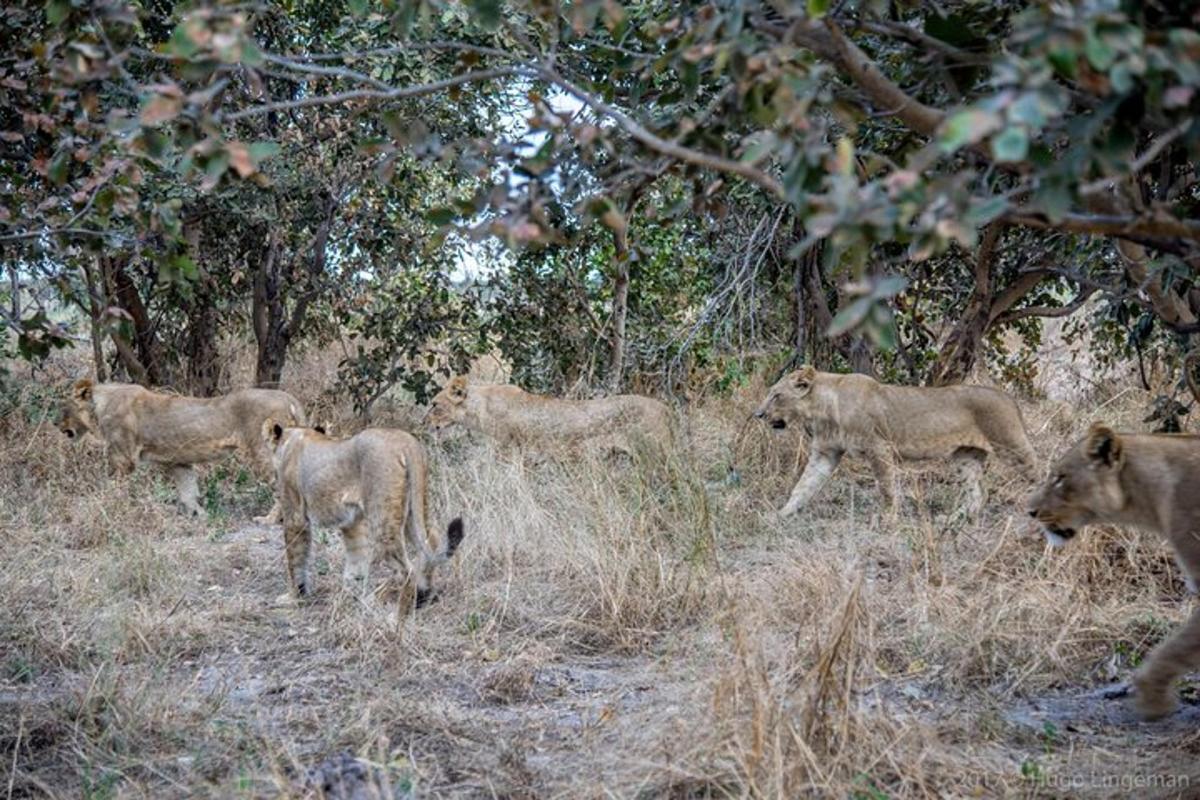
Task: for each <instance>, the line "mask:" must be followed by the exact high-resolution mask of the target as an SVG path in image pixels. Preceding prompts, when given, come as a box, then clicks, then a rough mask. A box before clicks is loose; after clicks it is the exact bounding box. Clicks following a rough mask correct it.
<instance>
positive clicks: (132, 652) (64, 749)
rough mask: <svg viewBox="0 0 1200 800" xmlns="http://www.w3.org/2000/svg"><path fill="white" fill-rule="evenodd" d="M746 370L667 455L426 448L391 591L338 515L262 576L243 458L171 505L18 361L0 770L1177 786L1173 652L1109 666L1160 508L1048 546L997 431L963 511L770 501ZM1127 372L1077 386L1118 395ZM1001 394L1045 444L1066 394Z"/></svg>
mask: <svg viewBox="0 0 1200 800" xmlns="http://www.w3.org/2000/svg"><path fill="white" fill-rule="evenodd" d="M754 399H755V393H754V391H753V390H747V391H746V392H745V393H744V395H742V396H739V397H737V398H735V399H734V400H732V401H728V402H724V401H722V402H715V401H714V402H713V403H712V404H710V405H708V406H705V407H703V408H700V409H693V412H692V413H693V416H692V433H693V440H694V441H693V453H692V455H691V457H690V458H689V459H680V460H679V461H678V462H675V463H672V464H670V465H666V466H647V465H640V466H639V465H629V464H619V465H615V466H614V465H611V464H606V463H603V462H588V463H577V464H555V463H541V464H536V465H530V464H528V463H526V462H524V461H521V460H518V459H514V458H512V457H510V456H508V455H506V454H497V453H494V452H493V451H491V450H489V449H488V448H487V447H485V446H482V445H480V444H477V443H476V444H472V443H464V442H461V441H457V442H449V443H444V446H440V447H438V448H435V450H434V453H435V459H434V466H435V475H434V486H433V496H432V498H431V499H432V504H433V507H434V509H435V518H436V519H437V520H438V521H439V522H440V523H442V524H444V523H445V522H446V521H447V520H448V519H449V518H450V516H453V515H458V514H462V515H463V516H464V518H465V520H466V522H467V538H466V540H465V542H464V544H463V547H462V549H461V550H460V552H459V554H458V555H457V556H456V557H455V559H454V561H453V562H452V563H451V564H450V565H448V567H447V568H445V569H443V570H442V571H441V572H439V574H438V576H437V581H438V586H439V589H440V591H441V595H440V599H439V601H438V602H437V603H435V604H433V605H432V606H430V607H428V608H426V609H422V610H421V611H420V612H418V613H417V614H416V615H415V616H413V617H411V618H409V619H407V620H404V621H403V622H402V623H399V624H398V623H397V620H396V619H395V618H394V615H391V614H388V613H387V610H386V609H379V608H369V607H365V606H363V605H362V604H361V603H360V602H359V601H357V600H355V599H353V598H351V597H349V596H347V595H346V594H344V593H343V592H342V591H341V590H340V589H339V588H338V585H339V573H340V568H341V546H340V543H339V542H338V541H337V536H336V534H328V535H326V536H324V537H321V538H320V539H319V541H318V547H317V552H316V564H317V573H318V574H317V579H316V593H315V597H313V599H312V600H311V601H309V602H307V603H305V604H304V605H301V606H300V607H298V608H289V607H279V606H275V605H273V599H274V598H275V597H277V596H278V595H279V594H280V592H282V591H283V589H284V579H283V575H284V572H283V555H282V541H281V539H282V536H281V533H280V531H279V529H278V528H270V527H263V526H257V525H254V524H253V523H250V522H249V519H250V518H251V517H252V516H253V514H255V513H261V511H262V510H263V509H265V507H266V505H267V504H269V490H267V489H266V487H263V486H261V485H260V484H258V483H257V482H255V481H254V480H253V479H251V478H250V477H249V476H247V475H246V474H245V473H244V471H242V470H240V469H239V468H238V467H237V466H236V465H235V464H232V463H229V464H222V465H219V466H217V467H213V468H211V469H210V470H209V472H208V474H207V477H206V479H205V482H204V487H205V490H206V496H205V499H206V503H207V505H208V508H209V510H210V514H209V518H208V519H206V520H203V521H195V522H193V521H187V520H184V519H183V518H182V517H180V516H178V515H177V514H175V512H174V510H173V509H172V507H171V504H170V499H171V493H170V491H169V490H168V489H167V488H165V486H164V485H163V484H162V482H160V481H159V480H157V478H156V476H155V475H154V474H153V473H152V472H149V471H142V472H139V473H138V474H137V476H135V478H134V479H132V480H129V481H117V480H114V479H111V478H108V477H106V476H105V475H104V474H103V469H102V468H101V460H100V459H99V458H98V455H99V454H98V453H96V452H94V451H90V450H87V449H82V448H75V447H71V446H68V443H67V442H65V441H62V440H61V437H60V436H59V435H58V434H57V432H56V431H55V430H53V428H52V426H50V425H49V424H48V423H47V422H46V421H45V417H44V414H43V410H44V408H45V402H44V400H45V398H43V397H41V396H40V395H35V394H31V395H30V396H28V397H26V398H24V399H23V406H22V408H23V410H22V411H21V412H20V413H19V414H17V415H15V416H10V418H9V420H8V423H7V428H6V429H5V430H4V431H3V444H2V448H3V451H2V452H0V456H2V460H0V530H2V531H3V533H2V535H3V541H4V544H5V548H6V551H7V560H6V569H5V576H4V578H3V580H0V797H42V796H49V797H64V798H65V797H90V798H108V797H155V798H157V797H197V796H199V797H207V796H211V797H276V796H292V797H319V796H322V794H324V796H328V797H339V798H342V797H345V798H376V797H389V798H393V797H410V796H416V797H428V796H450V797H660V796H671V797H725V796H744V795H751V796H761V797H783V796H791V797H796V796H822V797H825V796H827V797H843V798H845V797H849V798H855V799H856V800H858V799H859V798H863V799H869V800H877V799H878V798H888V797H897V798H899V797H1114V798H1116V797H1128V796H1132V795H1136V796H1139V797H1145V798H1153V797H1197V796H1200V704H1198V701H1197V696H1196V689H1195V687H1194V685H1190V684H1189V685H1185V686H1184V687H1183V699H1184V708H1183V710H1182V711H1180V712H1179V713H1178V714H1176V715H1174V716H1173V717H1170V718H1168V719H1167V720H1164V721H1162V722H1158V723H1142V722H1139V721H1137V720H1136V719H1135V718H1134V717H1133V716H1132V715H1131V714H1130V713H1129V712H1128V711H1127V709H1126V705H1125V700H1124V699H1123V698H1121V697H1119V696H1115V697H1114V696H1112V695H1119V694H1120V692H1119V687H1120V686H1121V685H1122V682H1123V681H1125V680H1127V679H1128V677H1129V675H1130V674H1131V673H1132V670H1133V669H1134V668H1135V666H1136V664H1137V663H1138V662H1139V661H1140V659H1141V658H1142V657H1143V656H1144V655H1145V653H1146V652H1148V650H1149V648H1150V647H1152V646H1153V645H1154V644H1155V643H1156V642H1157V641H1159V640H1160V639H1161V638H1162V636H1163V635H1164V634H1165V633H1166V632H1167V631H1168V630H1170V629H1171V627H1172V626H1174V625H1175V624H1177V623H1178V622H1179V621H1181V620H1182V619H1183V618H1184V616H1185V615H1186V613H1187V611H1188V609H1189V607H1190V606H1191V604H1192V602H1193V601H1192V600H1191V599H1190V598H1189V597H1187V596H1186V594H1185V592H1184V588H1183V584H1182V581H1181V579H1180V577H1179V575H1178V572H1177V570H1176V568H1175V566H1174V564H1173V563H1172V561H1171V559H1170V556H1169V554H1168V553H1167V552H1166V550H1165V549H1164V548H1163V547H1162V545H1161V544H1160V543H1159V542H1157V541H1156V540H1154V539H1153V538H1152V537H1145V536H1142V535H1140V534H1136V533H1131V532H1124V531H1112V530H1092V531H1088V532H1087V534H1086V535H1084V536H1081V537H1079V539H1078V541H1076V542H1074V543H1073V545H1072V547H1071V548H1070V549H1068V550H1066V551H1064V552H1051V551H1048V550H1046V548H1045V547H1044V546H1043V544H1042V543H1041V542H1040V540H1039V538H1038V537H1037V536H1036V535H1035V534H1034V533H1033V532H1032V531H1030V530H1029V529H1028V526H1027V525H1026V524H1025V521H1024V519H1023V515H1022V513H1021V511H1022V500H1023V497H1024V495H1025V493H1026V492H1027V491H1028V490H1029V488H1030V486H1031V483H1030V480H1031V476H1024V475H1020V474H1017V473H1015V472H1014V471H1013V470H1012V469H1011V468H1009V467H1007V466H1001V465H999V464H997V465H996V466H995V467H994V468H993V469H992V470H991V474H990V480H989V491H990V501H989V505H988V509H987V512H986V513H985V514H984V516H983V517H981V518H980V519H978V520H964V519H961V518H960V517H959V516H957V515H956V514H955V503H956V499H957V488H956V485H955V483H954V481H953V479H952V478H951V477H950V476H949V475H943V474H942V471H940V470H937V469H935V470H932V471H922V472H916V471H909V472H908V473H906V476H905V485H906V487H907V489H908V494H909V497H908V499H907V503H906V506H905V509H904V513H903V514H902V515H901V519H900V521H899V522H898V523H897V524H896V525H894V526H887V527H881V524H880V517H879V513H878V505H877V495H876V493H875V490H874V487H873V485H872V483H871V481H870V479H869V475H868V473H867V472H866V471H865V470H864V469H863V468H862V467H861V466H859V465H855V464H849V465H848V467H849V468H848V469H846V470H845V471H844V472H840V473H839V475H838V476H837V477H836V478H835V480H834V483H833V485H831V486H830V487H829V488H828V489H827V490H826V491H825V492H824V493H823V494H822V495H821V496H820V497H819V498H818V499H817V501H816V503H815V504H814V506H813V508H812V510H811V513H808V514H805V515H803V516H802V517H801V518H799V519H795V520H792V521H789V522H786V523H782V524H780V523H776V522H773V521H770V520H769V518H768V517H766V516H765V514H764V512H767V511H769V510H770V509H771V508H772V507H773V506H774V505H775V504H777V503H778V502H779V501H780V500H781V499H782V498H783V497H784V496H785V494H786V491H787V488H788V485H789V483H790V481H792V480H794V478H795V475H796V470H797V467H798V464H799V463H800V459H799V457H798V455H797V443H796V442H795V441H794V440H788V439H787V438H786V437H782V438H781V437H778V436H775V437H772V436H770V435H768V432H766V431H758V430H755V429H747V432H746V434H745V435H742V436H739V431H742V430H743V428H742V425H743V421H744V419H745V412H746V410H747V408H748V407H749V404H750V403H752V402H753V400H754ZM1126 400H1128V402H1126ZM1126 400H1123V401H1122V403H1125V405H1120V404H1116V405H1112V406H1108V407H1103V408H1102V411H1101V414H1103V418H1104V419H1106V420H1107V421H1113V422H1116V423H1118V424H1125V426H1126V427H1136V426H1137V420H1136V414H1137V413H1138V411H1139V410H1140V407H1139V406H1137V405H1136V402H1134V401H1133V400H1130V399H1128V398H1126ZM1118 405H1120V407H1117V406H1118ZM1026 413H1027V417H1028V418H1029V420H1030V425H1031V428H1032V429H1033V430H1034V434H1035V437H1034V438H1035V445H1036V446H1037V448H1038V449H1039V452H1040V453H1041V455H1042V457H1043V458H1048V457H1049V456H1050V455H1051V454H1052V453H1053V452H1054V451H1055V450H1056V449H1057V448H1058V447H1061V445H1062V444H1063V443H1064V442H1065V441H1067V440H1069V439H1070V438H1071V437H1072V436H1074V435H1077V434H1078V433H1079V432H1081V431H1082V430H1083V429H1085V428H1086V426H1087V425H1088V424H1089V423H1090V422H1091V421H1092V416H1093V415H1089V414H1083V413H1079V412H1077V411H1074V410H1069V413H1064V410H1063V409H1062V408H1060V407H1057V406H1049V405H1045V406H1036V407H1035V406H1031V405H1027V406H1026ZM735 443H736V446H735ZM730 466H736V468H737V472H736V473H735V476H736V477H730V473H729V467H730ZM946 472H949V470H946Z"/></svg>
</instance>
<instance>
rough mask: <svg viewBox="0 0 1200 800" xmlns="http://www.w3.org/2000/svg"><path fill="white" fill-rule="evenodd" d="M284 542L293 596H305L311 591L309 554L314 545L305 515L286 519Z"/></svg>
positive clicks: (289, 584)
mask: <svg viewBox="0 0 1200 800" xmlns="http://www.w3.org/2000/svg"><path fill="white" fill-rule="evenodd" d="M293 517H294V515H293ZM283 542H284V549H285V550H286V551H287V571H288V589H289V590H290V594H291V596H293V597H296V598H298V597H304V596H305V595H307V594H308V593H309V591H310V587H309V583H308V554H309V550H310V549H311V546H312V531H311V530H310V529H309V526H308V522H307V520H304V519H303V517H301V518H299V519H295V518H293V519H287V520H285V521H284V526H283Z"/></svg>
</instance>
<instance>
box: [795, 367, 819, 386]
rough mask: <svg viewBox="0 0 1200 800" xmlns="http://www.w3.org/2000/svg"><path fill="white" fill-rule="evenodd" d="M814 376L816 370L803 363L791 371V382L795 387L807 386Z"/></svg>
mask: <svg viewBox="0 0 1200 800" xmlns="http://www.w3.org/2000/svg"><path fill="white" fill-rule="evenodd" d="M815 377H817V371H816V370H815V369H813V368H812V367H810V366H808V365H805V366H803V367H801V368H800V369H798V370H796V371H795V372H793V373H792V383H794V384H795V385H796V388H797V389H803V388H805V387H807V386H809V385H810V384H811V383H812V382H813V378H815Z"/></svg>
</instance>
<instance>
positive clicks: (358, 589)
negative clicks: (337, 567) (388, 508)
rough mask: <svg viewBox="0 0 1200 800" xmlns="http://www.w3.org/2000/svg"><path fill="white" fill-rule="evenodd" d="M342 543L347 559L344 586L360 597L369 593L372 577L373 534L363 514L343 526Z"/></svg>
mask: <svg viewBox="0 0 1200 800" xmlns="http://www.w3.org/2000/svg"><path fill="white" fill-rule="evenodd" d="M342 544H343V545H344V546H345V548H346V561H345V564H344V565H343V566H342V587H343V588H344V589H345V590H346V591H348V592H350V593H352V594H356V595H358V596H359V597H365V596H366V595H367V581H368V580H369V579H370V577H371V535H370V531H369V530H368V529H367V525H366V523H365V522H364V521H363V520H362V518H361V516H360V517H359V518H358V519H355V521H354V522H352V523H351V524H350V525H348V526H346V527H344V528H342Z"/></svg>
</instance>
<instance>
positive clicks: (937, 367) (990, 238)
mask: <svg viewBox="0 0 1200 800" xmlns="http://www.w3.org/2000/svg"><path fill="white" fill-rule="evenodd" d="M1002 231H1003V226H1002V225H1000V224H999V223H992V224H991V225H988V226H987V227H985V228H984V229H983V236H982V237H981V238H980V240H979V249H978V250H977V252H976V255H975V265H974V273H975V285H974V286H973V287H972V288H971V297H970V298H969V299H968V300H967V307H966V308H965V309H964V310H963V313H962V316H960V317H959V319H958V323H957V324H956V325H955V326H954V328H953V329H952V330H951V331H950V336H949V337H947V339H946V342H945V344H943V345H942V349H941V352H940V353H938V359H937V363H935V364H934V365H933V372H932V373H931V374H930V378H929V383H930V385H931V386H948V385H950V384H954V383H962V382H963V380H965V379H966V377H967V376H968V375H970V374H971V370H973V369H974V368H975V362H976V361H977V360H978V358H979V349H980V345H982V344H983V337H984V334H986V333H987V328H988V323H989V321H990V319H991V316H992V267H993V265H994V264H995V263H996V249H997V245H998V244H999V242H1000V238H1001V233H1002Z"/></svg>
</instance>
